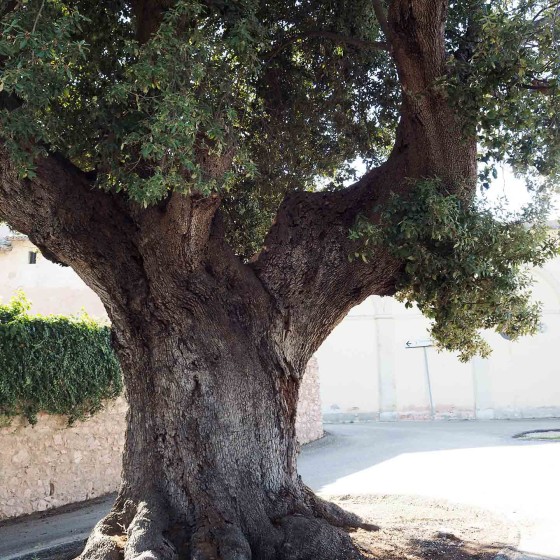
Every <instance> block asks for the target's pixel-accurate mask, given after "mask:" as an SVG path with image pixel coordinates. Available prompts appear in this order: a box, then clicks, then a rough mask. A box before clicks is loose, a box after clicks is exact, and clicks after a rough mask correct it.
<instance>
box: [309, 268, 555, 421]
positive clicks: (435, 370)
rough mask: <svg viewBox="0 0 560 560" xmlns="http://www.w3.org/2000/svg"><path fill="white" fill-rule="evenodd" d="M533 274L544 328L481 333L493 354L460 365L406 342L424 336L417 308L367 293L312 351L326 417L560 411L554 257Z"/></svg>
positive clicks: (446, 355)
mask: <svg viewBox="0 0 560 560" xmlns="http://www.w3.org/2000/svg"><path fill="white" fill-rule="evenodd" d="M534 276H535V278H536V285H535V288H534V297H535V299H536V300H538V301H541V302H542V304H543V319H542V324H543V328H542V331H543V332H541V333H539V334H538V335H536V336H534V337H525V338H523V339H521V340H519V341H517V342H511V341H507V340H505V339H503V338H502V337H501V336H499V335H498V334H496V333H486V334H485V336H486V337H487V339H488V341H489V342H490V344H491V346H492V348H493V350H494V351H493V354H492V356H491V357H490V358H489V359H485V360H483V359H480V358H477V359H474V360H471V361H470V362H468V363H466V364H463V363H461V362H460V361H459V360H458V359H457V357H456V356H455V355H454V354H451V353H449V352H441V353H440V352H437V351H436V350H435V349H434V348H433V347H426V348H425V349H424V348H422V347H418V348H407V347H406V343H407V341H422V340H425V339H428V338H429V335H428V326H429V323H428V321H427V320H426V319H425V318H424V317H423V316H422V315H421V314H420V313H419V312H418V310H417V309H406V308H405V307H404V305H403V304H400V303H399V302H397V301H396V300H395V299H393V298H380V297H371V298H369V299H368V300H366V301H365V302H364V303H363V304H361V305H360V306H358V307H357V308H355V309H354V310H353V311H352V312H351V314H350V315H349V316H348V318H346V319H345V320H344V321H343V322H342V323H341V324H340V325H339V326H338V327H336V329H335V330H334V331H333V333H332V334H331V335H330V337H329V338H328V339H327V340H326V341H325V343H324V344H323V345H322V347H321V348H320V349H319V351H318V352H317V356H318V359H319V367H320V372H321V398H322V402H323V415H324V419H325V421H327V422H329V421H334V422H336V421H356V420H364V421H367V420H400V419H403V420H405V419H431V418H434V419H468V418H479V419H492V418H534V417H549V416H560V358H559V355H558V350H559V349H560V258H557V259H555V260H554V261H552V262H550V263H548V264H547V265H546V266H545V267H544V268H543V269H538V270H535V271H534ZM426 360H427V368H426ZM426 369H427V370H428V372H429V379H428V374H427V371H426ZM430 388H431V397H432V398H431V402H432V404H433V407H432V404H431V403H430Z"/></svg>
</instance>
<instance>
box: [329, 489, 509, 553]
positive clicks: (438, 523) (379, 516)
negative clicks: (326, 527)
mask: <svg viewBox="0 0 560 560" xmlns="http://www.w3.org/2000/svg"><path fill="white" fill-rule="evenodd" d="M458 484H460V482H458ZM329 499H330V500H332V501H334V502H336V503H337V504H339V505H340V506H341V507H343V508H344V509H347V510H349V511H352V512H354V513H356V514H358V515H360V517H362V519H364V521H365V522H367V523H370V524H372V525H375V526H378V530H371V529H370V530H363V529H358V530H357V531H353V532H351V536H352V539H353V540H354V542H355V543H356V545H357V546H358V547H359V548H360V549H361V550H362V552H363V554H364V556H365V557H366V558H372V559H378V560H438V559H442V560H492V559H494V558H496V557H499V558H501V559H502V560H506V559H508V558H514V557H515V550H516V546H517V543H518V542H519V532H518V530H517V529H516V527H515V526H512V524H511V523H510V522H508V521H507V520H506V519H504V518H502V517H499V516H498V515H496V514H493V513H491V512H489V511H486V510H483V509H478V508H472V507H468V506H464V505H457V504H452V503H448V502H443V501H432V500H429V499H426V498H423V497H415V496H358V497H356V496H336V497H333V496H331V497H329Z"/></svg>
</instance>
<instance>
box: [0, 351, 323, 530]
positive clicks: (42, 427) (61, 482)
mask: <svg viewBox="0 0 560 560" xmlns="http://www.w3.org/2000/svg"><path fill="white" fill-rule="evenodd" d="M125 413H126V402H125V401H124V399H122V398H119V399H117V400H116V401H115V402H113V403H111V404H109V405H108V406H107V407H106V409H105V410H103V411H102V412H100V413H98V414H96V415H95V416H94V417H93V418H91V419H89V420H87V421H85V422H76V423H75V424H74V425H73V426H71V427H68V425H67V422H66V420H65V419H64V418H61V417H58V416H49V415H46V414H40V415H39V419H38V422H37V424H36V425H35V426H30V425H29V424H28V423H27V422H26V421H25V420H24V419H22V418H16V419H14V421H13V422H12V423H11V424H10V425H9V426H7V427H3V428H0V519H5V518H8V517H15V516H18V515H23V514H26V513H31V512H34V511H42V510H45V509H49V508H52V507H57V506H61V505H64V504H68V503H72V502H79V501H82V500H87V499H90V498H94V497H96V496H101V495H103V494H107V493H108V492H113V491H115V490H116V489H117V487H118V484H119V479H120V470H121V453H122V446H123V442H124V428H125ZM296 429H297V434H298V439H299V441H300V443H307V442H309V441H312V440H314V439H317V438H319V437H321V436H322V435H323V428H322V423H321V403H320V400H319V374H318V367H317V361H316V360H315V359H313V360H312V361H311V362H310V363H309V366H308V369H307V372H306V375H305V377H304V381H303V384H302V388H301V398H300V406H299V408H298V415H297V424H296Z"/></svg>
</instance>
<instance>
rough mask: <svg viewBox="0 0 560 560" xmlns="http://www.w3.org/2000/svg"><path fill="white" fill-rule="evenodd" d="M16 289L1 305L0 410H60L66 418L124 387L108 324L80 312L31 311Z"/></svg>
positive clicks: (33, 415) (30, 415)
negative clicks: (61, 313) (13, 294)
mask: <svg viewBox="0 0 560 560" xmlns="http://www.w3.org/2000/svg"><path fill="white" fill-rule="evenodd" d="M28 311H29V302H28V301H27V300H26V298H25V296H24V295H23V294H22V293H20V294H18V295H17V296H16V297H15V298H13V299H12V300H11V301H10V303H9V304H7V305H0V415H2V416H4V417H7V418H10V417H13V416H17V415H23V416H25V417H26V418H27V419H28V420H29V421H30V422H31V423H32V424H34V423H35V422H36V421H37V413H38V412H47V413H49V414H62V415H65V416H67V417H68V420H69V422H70V423H72V422H73V421H74V420H76V419H78V418H84V417H86V416H88V415H90V414H93V413H95V412H96V411H98V410H100V409H101V408H102V407H103V401H104V400H106V399H112V398H115V397H117V396H118V395H119V394H120V393H121V391H122V379H121V372H120V367H119V364H118V361H117V358H116V356H115V354H114V353H113V350H112V348H111V343H110V333H111V330H110V327H109V326H107V325H105V324H102V323H100V322H98V321H95V320H94V319H92V318H91V317H89V316H87V315H85V314H83V315H79V316H75V317H65V316H60V315H49V316H41V315H29V314H28Z"/></svg>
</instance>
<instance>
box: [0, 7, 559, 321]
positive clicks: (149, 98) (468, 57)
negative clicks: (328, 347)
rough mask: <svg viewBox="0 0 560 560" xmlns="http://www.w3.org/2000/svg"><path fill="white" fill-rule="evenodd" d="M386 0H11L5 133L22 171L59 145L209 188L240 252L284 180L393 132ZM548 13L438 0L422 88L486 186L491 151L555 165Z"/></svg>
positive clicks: (308, 184) (524, 162)
mask: <svg viewBox="0 0 560 560" xmlns="http://www.w3.org/2000/svg"><path fill="white" fill-rule="evenodd" d="M384 12H385V6H384V3H383V2H380V1H379V0H375V1H372V0H352V1H350V0H345V1H327V2H325V1H314V0H306V1H299V0H298V1H295V2H284V1H282V2H256V1H253V0H238V1H234V2H225V1H222V0H216V1H213V0H203V1H197V0H179V1H176V2H171V1H166V0H161V1H154V2H126V1H101V2H93V1H91V0H77V1H72V2H64V1H61V0H28V1H12V2H5V3H4V7H3V14H2V20H1V22H2V23H1V25H2V31H1V35H0V65H1V68H2V74H1V77H0V90H1V92H2V93H1V98H0V99H1V104H2V105H1V106H2V109H1V112H0V137H1V138H2V139H3V142H4V144H5V147H6V148H7V149H8V151H9V153H10V155H11V158H12V159H13V161H15V162H16V164H17V168H18V170H19V173H20V176H21V177H22V178H25V177H27V178H31V179H32V178H33V177H34V174H35V170H34V169H35V165H36V161H37V158H39V157H42V156H44V155H45V154H47V153H56V154H59V155H61V156H62V157H64V158H67V159H68V160H70V161H72V162H73V163H74V164H75V165H77V166H78V167H79V168H80V169H82V170H83V171H84V172H87V173H88V176H90V177H91V179H92V181H93V182H94V185H95V186H96V187H99V188H101V189H105V190H108V191H111V192H124V193H126V195H127V196H128V197H129V198H130V199H131V200H132V201H134V202H136V203H138V204H140V205H142V206H148V205H162V204H163V205H164V204H166V201H167V200H168V199H169V197H170V194H171V192H173V191H176V192H179V193H183V194H190V195H195V196H200V197H207V196H212V195H213V196H219V198H220V204H221V208H222V215H223V220H224V224H225V226H224V227H225V229H226V237H227V238H228V240H229V242H230V244H231V245H232V247H233V248H234V250H235V251H236V253H237V254H238V255H240V256H241V257H242V258H243V259H245V260H248V259H250V258H251V257H252V256H253V255H254V254H256V253H258V251H259V250H260V249H261V248H262V246H263V242H264V238H265V235H266V233H267V232H268V231H269V229H270V227H271V224H272V222H273V220H274V216H275V214H276V212H277V210H278V207H279V205H280V203H281V201H282V200H283V199H284V197H285V196H286V194H287V193H289V192H292V191H313V190H317V189H323V190H324V189H326V190H336V189H341V188H343V187H344V185H345V184H347V182H348V180H349V179H351V178H352V177H354V176H355V175H356V169H355V167H356V165H355V164H356V161H363V162H365V164H366V166H367V167H368V168H371V167H374V166H378V165H380V164H381V163H383V161H385V160H386V159H387V157H388V156H389V154H390V153H391V150H393V147H394V143H395V136H396V131H397V126H398V123H399V119H400V117H401V108H402V103H403V98H402V94H403V91H405V92H406V89H407V83H406V80H407V79H409V78H406V77H403V72H402V70H401V71H400V75H399V69H398V65H397V64H395V60H394V59H395V56H394V55H395V48H396V47H395V46H394V45H392V44H391V41H390V40H389V38H388V36H387V33H388V28H387V21H386V15H385V13H384ZM559 18H560V14H559V6H558V3H556V2H551V1H550V0H548V1H543V0H521V1H511V0H490V1H486V0H468V1H460V2H450V4H449V6H448V13H447V18H446V23H445V25H446V27H445V35H444V37H445V51H446V60H445V68H444V71H443V72H442V73H441V74H440V75H438V76H436V77H435V79H434V80H433V83H431V84H430V88H431V89H432V90H434V91H436V90H437V91H439V94H440V95H441V96H443V97H445V98H446V99H447V102H448V103H449V104H450V105H451V106H453V107H455V108H456V112H457V115H458V120H459V121H460V126H461V127H462V129H463V131H464V134H465V136H470V137H472V136H476V138H477V146H478V155H477V158H478V162H479V184H480V185H482V186H486V187H488V186H489V184H490V182H491V180H492V178H493V177H496V166H497V165H498V164H499V163H502V162H505V163H507V164H508V165H510V166H512V167H513V169H514V170H515V171H516V172H518V173H521V174H523V175H524V176H526V177H527V178H528V180H529V182H530V186H531V188H533V189H534V190H535V191H539V192H542V191H543V190H546V189H550V188H551V187H553V186H554V185H555V184H556V182H557V180H558V173H559V165H560V126H559V122H558V119H560V116H559V115H560V96H559V94H558V76H559V71H560V48H559V43H560V24H559V23H558V22H559ZM414 95H415V96H422V95H424V93H423V92H415V93H414ZM441 179H443V180H444V181H446V180H447V179H446V178H441ZM533 218H534V216H533ZM539 236H540V237H539ZM539 236H537V237H539V239H541V240H542V235H541V233H539ZM507 243H510V244H511V243H512V241H511V240H508V241H507ZM535 243H536V244H537V245H538V243H540V242H535ZM535 243H534V244H533V246H535V247H536V246H537V245H535ZM546 251H548V254H550V247H548V248H547V249H546ZM358 252H359V249H358ZM453 258H454V259H456V258H459V257H458V256H457V255H453ZM529 260H530V259H529ZM541 260H542V259H541ZM409 264H410V263H409ZM475 268H476V267H475ZM490 300H492V298H490ZM504 312H506V311H504ZM440 319H441V320H443V319H442V318H441V317H440ZM471 319H472V318H471ZM533 322H534V321H533ZM475 324H476V326H477V327H479V326H481V324H480V321H479V322H475ZM521 330H523V329H521Z"/></svg>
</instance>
